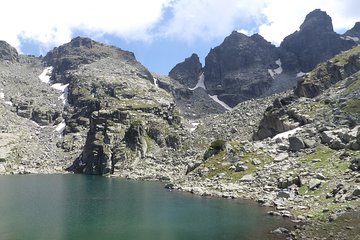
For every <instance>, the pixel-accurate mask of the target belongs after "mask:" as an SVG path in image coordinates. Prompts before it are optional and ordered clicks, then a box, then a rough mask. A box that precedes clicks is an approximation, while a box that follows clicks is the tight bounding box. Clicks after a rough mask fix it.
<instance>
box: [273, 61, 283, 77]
mask: <svg viewBox="0 0 360 240" xmlns="http://www.w3.org/2000/svg"><path fill="white" fill-rule="evenodd" d="M275 63H276V64H277V65H279V67H278V68H277V69H274V72H275V74H278V75H279V74H281V73H282V72H283V69H282V67H281V60H280V58H279V59H278V60H276V61H275Z"/></svg>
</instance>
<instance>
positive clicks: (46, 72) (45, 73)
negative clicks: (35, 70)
mask: <svg viewBox="0 0 360 240" xmlns="http://www.w3.org/2000/svg"><path fill="white" fill-rule="evenodd" d="M53 69H54V67H47V68H45V69H44V71H43V72H42V73H41V74H40V75H39V79H40V80H41V81H42V82H43V83H50V78H51V74H52V71H53Z"/></svg>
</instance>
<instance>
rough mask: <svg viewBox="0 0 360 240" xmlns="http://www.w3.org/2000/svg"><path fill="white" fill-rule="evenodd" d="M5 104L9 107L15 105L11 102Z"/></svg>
mask: <svg viewBox="0 0 360 240" xmlns="http://www.w3.org/2000/svg"><path fill="white" fill-rule="evenodd" d="M4 103H5V104H7V105H9V106H12V105H13V103H12V102H11V101H5V102H4Z"/></svg>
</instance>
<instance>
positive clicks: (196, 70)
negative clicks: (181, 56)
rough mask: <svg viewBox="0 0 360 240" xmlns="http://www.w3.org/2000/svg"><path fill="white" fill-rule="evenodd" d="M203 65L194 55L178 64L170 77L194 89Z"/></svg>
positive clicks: (170, 73)
mask: <svg viewBox="0 0 360 240" xmlns="http://www.w3.org/2000/svg"><path fill="white" fill-rule="evenodd" d="M201 69H202V65H201V63H200V60H199V56H198V55H197V54H195V53H193V54H192V55H191V56H190V57H188V58H186V59H185V60H184V61H183V62H181V63H179V64H177V65H176V66H175V67H174V68H173V69H171V71H170V72H169V76H170V77H171V78H173V79H175V80H177V81H178V82H179V83H181V84H183V85H185V86H187V87H190V88H193V87H195V85H196V83H197V81H198V77H199V75H200V73H201Z"/></svg>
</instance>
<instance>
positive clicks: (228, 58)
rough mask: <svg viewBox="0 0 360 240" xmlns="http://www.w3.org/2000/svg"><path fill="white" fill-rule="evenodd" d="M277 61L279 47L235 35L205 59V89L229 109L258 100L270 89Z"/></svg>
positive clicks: (211, 51) (253, 38) (253, 37)
mask: <svg viewBox="0 0 360 240" xmlns="http://www.w3.org/2000/svg"><path fill="white" fill-rule="evenodd" d="M278 58H279V56H278V53H277V50H276V47H275V46H273V45H271V44H270V43H268V42H266V40H265V39H263V38H262V37H261V36H260V35H258V34H256V35H253V36H252V37H248V36H246V35H244V34H242V33H239V32H236V31H234V32H232V33H231V34H230V35H229V36H228V37H226V38H225V40H224V42H223V43H222V44H220V45H219V46H218V47H215V48H214V49H211V50H210V52H209V54H208V55H207V57H206V58H205V67H204V75H205V85H206V88H207V90H208V92H209V93H210V95H218V98H219V99H221V100H222V101H224V102H226V103H227V104H228V105H229V106H235V105H236V104H237V103H239V102H241V101H244V100H246V99H249V98H253V97H258V96H260V95H261V94H263V93H264V92H265V91H266V89H267V88H268V87H269V86H270V84H271V81H272V78H271V76H270V75H269V73H268V69H269V68H271V67H270V66H271V64H274V63H275V61H276V60H277V59H278Z"/></svg>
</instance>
